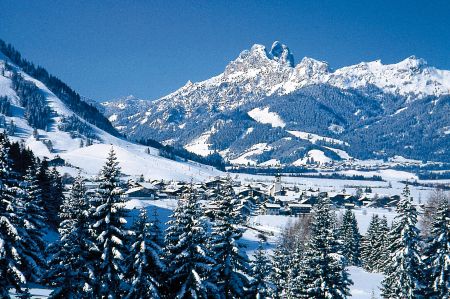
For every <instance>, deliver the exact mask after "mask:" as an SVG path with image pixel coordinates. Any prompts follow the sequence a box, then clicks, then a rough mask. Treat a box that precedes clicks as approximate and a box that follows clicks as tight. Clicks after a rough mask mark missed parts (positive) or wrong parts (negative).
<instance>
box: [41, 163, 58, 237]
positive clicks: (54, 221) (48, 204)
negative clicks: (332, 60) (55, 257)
mask: <svg viewBox="0 0 450 299" xmlns="http://www.w3.org/2000/svg"><path fill="white" fill-rule="evenodd" d="M36 176H37V180H38V183H39V187H40V189H41V192H42V193H41V196H42V202H43V205H44V211H45V218H46V221H47V224H48V225H49V226H51V227H52V228H58V224H59V222H58V211H59V205H61V203H57V204H56V203H55V202H54V201H53V197H52V180H51V176H50V170H49V168H48V161H47V159H44V160H42V162H41V163H40V164H39V166H38V170H37V175H36Z"/></svg>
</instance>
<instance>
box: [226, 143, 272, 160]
mask: <svg viewBox="0 0 450 299" xmlns="http://www.w3.org/2000/svg"><path fill="white" fill-rule="evenodd" d="M270 149H271V147H270V146H268V145H267V143H257V144H254V145H252V146H251V147H250V148H249V149H248V150H246V151H245V153H244V154H242V155H240V156H239V157H237V158H235V159H231V160H230V163H231V164H237V165H256V161H254V160H251V159H249V158H250V157H251V156H253V155H259V154H262V153H263V152H264V151H268V150H270Z"/></svg>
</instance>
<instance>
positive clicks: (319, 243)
mask: <svg viewBox="0 0 450 299" xmlns="http://www.w3.org/2000/svg"><path fill="white" fill-rule="evenodd" d="M330 206H331V201H330V199H329V198H321V199H319V201H318V203H317V204H316V206H315V207H314V212H313V219H312V223H311V238H310V240H309V243H308V246H307V249H306V252H305V257H304V259H305V264H304V268H303V269H304V270H303V271H302V272H303V273H302V275H303V276H304V277H301V283H302V285H303V286H304V287H305V290H306V293H304V294H301V296H300V297H304V298H330V299H331V298H347V296H349V295H350V293H349V286H350V285H351V284H352V281H351V280H350V278H349V275H348V273H347V271H346V270H345V258H344V257H343V256H342V255H341V254H340V253H339V252H340V248H339V247H340V246H339V241H338V238H337V232H336V229H337V227H336V226H337V224H336V217H335V214H334V212H333V211H331V209H330Z"/></svg>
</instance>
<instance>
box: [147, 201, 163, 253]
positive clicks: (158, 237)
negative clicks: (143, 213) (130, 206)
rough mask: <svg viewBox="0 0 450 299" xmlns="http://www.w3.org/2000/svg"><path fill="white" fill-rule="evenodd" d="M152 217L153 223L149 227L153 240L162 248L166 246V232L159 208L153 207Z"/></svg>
mask: <svg viewBox="0 0 450 299" xmlns="http://www.w3.org/2000/svg"><path fill="white" fill-rule="evenodd" d="M152 210H153V213H152V217H151V219H150V222H151V225H150V227H149V230H150V236H151V240H152V242H155V244H156V245H158V246H159V247H160V248H164V244H165V243H164V233H163V230H162V228H161V227H162V225H161V220H160V218H159V215H158V210H157V209H156V208H153V209H152Z"/></svg>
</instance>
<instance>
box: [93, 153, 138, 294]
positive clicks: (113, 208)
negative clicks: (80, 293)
mask: <svg viewBox="0 0 450 299" xmlns="http://www.w3.org/2000/svg"><path fill="white" fill-rule="evenodd" d="M99 180H100V184H99V187H98V189H97V193H96V194H95V196H94V197H92V198H91V199H90V203H91V206H92V209H93V211H92V215H91V218H92V220H93V222H92V227H91V229H92V238H93V241H94V242H95V244H96V246H97V249H98V251H99V255H98V258H97V261H96V263H95V265H94V267H95V268H94V270H95V272H94V277H93V278H94V279H95V280H96V282H95V281H94V282H93V284H94V287H95V288H94V293H95V294H96V296H99V297H101V298H111V299H115V298H121V297H122V295H123V294H124V292H126V289H127V287H126V286H125V285H124V281H123V274H124V260H125V258H126V253H127V248H126V244H125V240H126V239H127V237H128V236H129V234H130V232H129V231H128V230H127V229H126V228H125V224H126V223H127V221H126V219H125V216H126V210H125V208H124V199H123V198H121V196H120V195H121V194H122V193H123V190H122V189H121V187H120V167H119V163H118V162H117V157H116V154H115V152H114V149H113V148H111V150H110V152H109V154H108V158H107V160H106V163H105V165H104V166H103V168H102V170H101V171H100V174H99Z"/></svg>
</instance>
